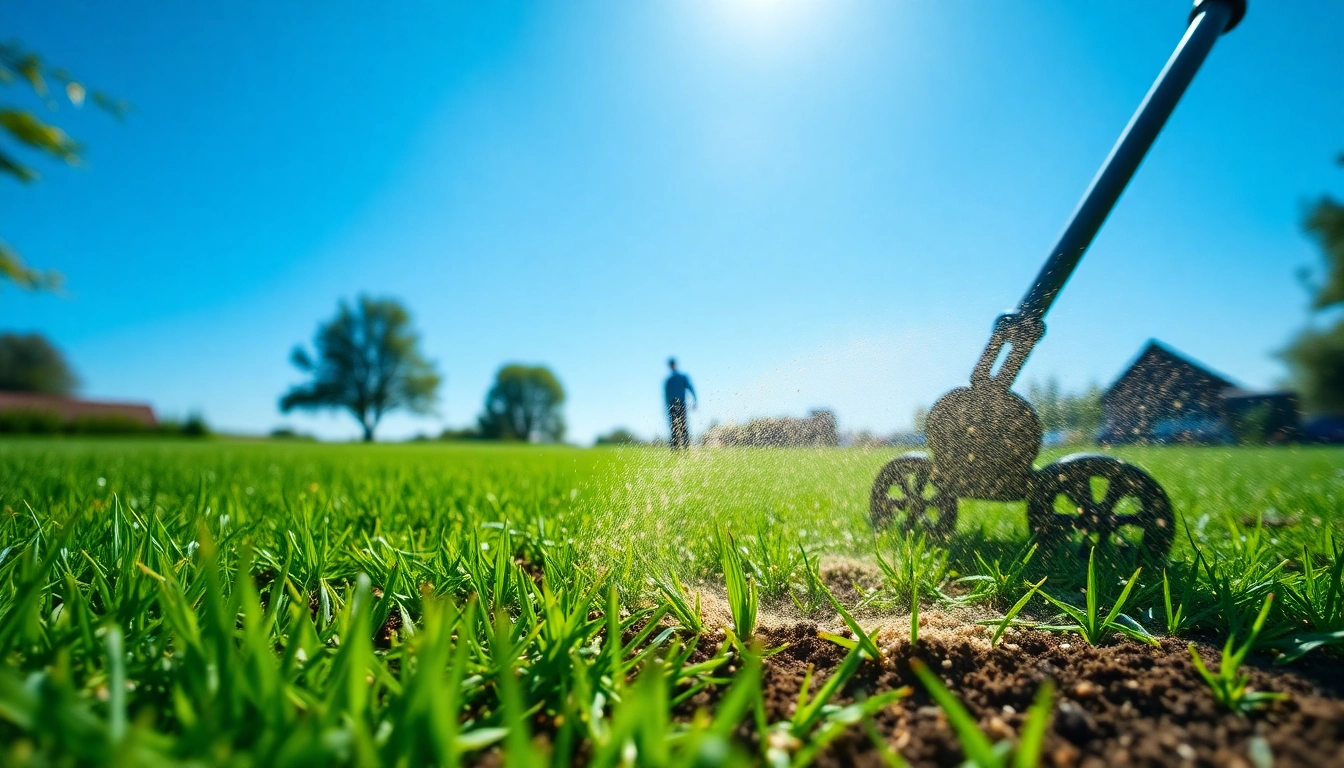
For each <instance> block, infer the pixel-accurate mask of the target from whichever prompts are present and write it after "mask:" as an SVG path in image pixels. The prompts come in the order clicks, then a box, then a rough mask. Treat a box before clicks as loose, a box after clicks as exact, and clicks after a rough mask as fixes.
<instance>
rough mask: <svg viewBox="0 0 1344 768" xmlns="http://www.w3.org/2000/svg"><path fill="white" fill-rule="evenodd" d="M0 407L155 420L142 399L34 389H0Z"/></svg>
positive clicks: (64, 418)
mask: <svg viewBox="0 0 1344 768" xmlns="http://www.w3.org/2000/svg"><path fill="white" fill-rule="evenodd" d="M0 411H41V412H50V413H54V414H56V415H58V416H60V417H61V420H62V421H65V422H70V421H73V420H75V419H81V418H96V419H105V418H120V419H130V420H132V421H136V422H139V423H140V424H143V425H145V426H146V427H153V426H155V424H156V423H157V422H156V420H155V418H154V409H153V408H151V407H149V406H148V405H145V404H142V403H109V402H99V401H95V400H76V399H74V398H71V397H62V396H60V395H48V394H41V393H36V392H0Z"/></svg>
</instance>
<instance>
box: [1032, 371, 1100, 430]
mask: <svg viewBox="0 0 1344 768" xmlns="http://www.w3.org/2000/svg"><path fill="white" fill-rule="evenodd" d="M1101 394H1102V393H1101V387H1098V386H1097V385H1095V384H1093V385H1092V386H1090V387H1088V388H1087V389H1085V390H1083V391H1082V392H1078V393H1075V394H1069V393H1065V392H1063V391H1062V390H1061V389H1060V386H1059V380H1058V379H1055V378H1054V377H1051V378H1049V379H1046V381H1045V383H1043V384H1042V383H1039V382H1032V383H1031V384H1028V385H1027V401H1028V402H1030V403H1031V407H1032V408H1033V409H1035V411H1036V415H1037V416H1039V417H1040V419H1041V427H1042V428H1043V429H1045V431H1046V432H1057V431H1061V430H1063V431H1068V432H1079V433H1082V435H1083V436H1085V437H1090V436H1091V435H1094V434H1096V431H1097V429H1099V428H1100V427H1101V419H1102V411H1101Z"/></svg>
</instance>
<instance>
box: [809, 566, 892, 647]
mask: <svg viewBox="0 0 1344 768" xmlns="http://www.w3.org/2000/svg"><path fill="white" fill-rule="evenodd" d="M821 588H822V590H824V591H825V592H826V598H827V599H828V600H829V601H830V603H831V607H832V608H834V609H835V612H836V613H838V614H840V618H841V619H842V620H843V621H844V622H845V626H847V627H849V631H850V633H851V634H853V635H854V639H852V640H851V639H849V638H847V637H841V636H840V635H835V634H831V633H830V632H819V633H817V634H818V635H820V636H821V638H822V639H823V640H830V641H831V642H833V643H835V644H836V645H839V646H841V647H843V648H849V649H850V650H853V649H855V648H857V649H859V650H862V651H863V652H864V654H866V655H867V656H868V658H870V659H873V660H877V659H880V658H882V651H881V650H879V649H878V647H877V641H876V640H874V639H873V633H872V632H869V631H865V630H864V628H863V627H861V626H859V622H858V620H857V619H855V618H854V615H853V614H851V613H850V612H849V610H848V609H846V608H845V604H844V603H842V602H840V601H839V600H837V599H836V598H835V595H834V594H833V593H832V592H831V590H830V589H829V588H828V587H827V586H826V585H825V584H822V585H821Z"/></svg>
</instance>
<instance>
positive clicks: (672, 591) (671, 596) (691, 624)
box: [654, 571, 705, 636]
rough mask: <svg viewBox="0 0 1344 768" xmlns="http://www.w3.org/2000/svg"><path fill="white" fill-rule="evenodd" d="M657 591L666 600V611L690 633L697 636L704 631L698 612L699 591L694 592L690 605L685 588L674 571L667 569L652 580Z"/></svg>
mask: <svg viewBox="0 0 1344 768" xmlns="http://www.w3.org/2000/svg"><path fill="white" fill-rule="evenodd" d="M654 584H655V585H657V587H658V591H659V592H662V594H663V597H664V598H665V599H666V600H667V607H668V612H669V613H671V614H672V615H673V616H674V617H676V619H677V621H678V622H680V623H681V626H683V627H685V628H686V629H688V630H690V632H691V634H693V635H696V636H699V635H702V634H704V633H705V625H704V621H703V620H702V618H701V616H702V614H701V613H700V593H699V592H696V593H695V605H694V606H692V605H691V603H690V601H688V600H687V599H686V596H687V593H688V592H689V590H687V589H686V588H685V587H683V586H682V585H681V579H679V578H677V572H676V571H668V573H667V575H666V576H664V577H662V578H658V579H655V580H654Z"/></svg>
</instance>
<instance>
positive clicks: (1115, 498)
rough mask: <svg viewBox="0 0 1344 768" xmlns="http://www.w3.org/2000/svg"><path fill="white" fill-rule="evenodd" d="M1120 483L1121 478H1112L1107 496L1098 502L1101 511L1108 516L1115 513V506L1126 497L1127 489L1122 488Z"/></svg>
mask: <svg viewBox="0 0 1344 768" xmlns="http://www.w3.org/2000/svg"><path fill="white" fill-rule="evenodd" d="M1120 485H1121V484H1120V479H1119V478H1115V479H1113V480H1111V482H1110V484H1109V485H1108V487H1107V488H1106V497H1105V498H1103V499H1102V500H1101V501H1100V502H1098V503H1097V509H1098V511H1099V512H1101V513H1102V514H1104V515H1108V516H1111V515H1114V514H1115V506H1116V505H1117V504H1119V503H1120V500H1121V499H1123V498H1125V489H1124V488H1121V487H1120Z"/></svg>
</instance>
